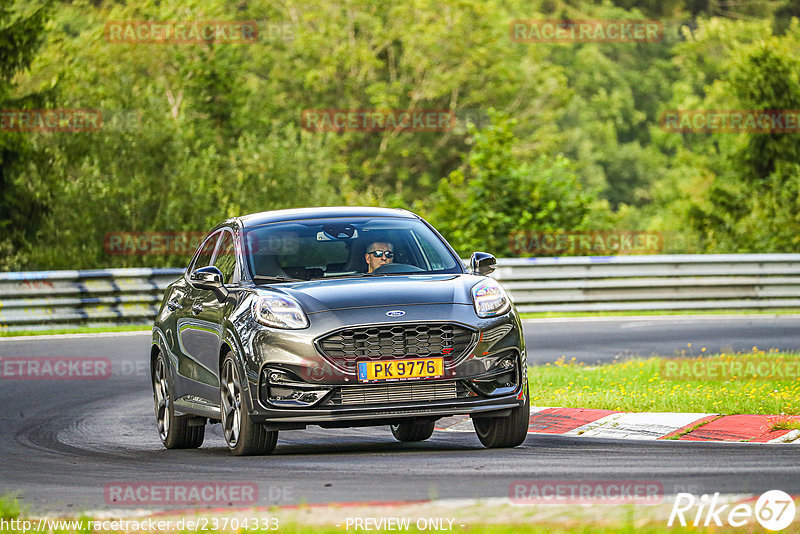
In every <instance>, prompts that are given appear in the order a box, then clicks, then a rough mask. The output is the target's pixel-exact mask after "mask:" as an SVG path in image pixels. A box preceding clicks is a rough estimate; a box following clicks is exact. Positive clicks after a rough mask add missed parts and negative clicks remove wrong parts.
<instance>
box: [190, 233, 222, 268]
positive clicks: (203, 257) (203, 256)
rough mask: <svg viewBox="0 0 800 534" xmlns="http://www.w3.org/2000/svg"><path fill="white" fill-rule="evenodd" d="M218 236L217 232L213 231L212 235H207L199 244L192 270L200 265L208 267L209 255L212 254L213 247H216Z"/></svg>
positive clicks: (209, 263) (209, 262)
mask: <svg viewBox="0 0 800 534" xmlns="http://www.w3.org/2000/svg"><path fill="white" fill-rule="evenodd" d="M218 238H219V232H215V233H214V234H213V235H211V236H209V237H208V238H206V240H205V241H203V243H202V244H201V245H200V252H199V254H198V255H197V259H196V260H195V262H194V263H193V264H192V267H191V270H192V271H194V270H196V269H199V268H200V267H208V266H209V265H211V257H212V256H213V255H214V249H215V248H216V245H217V239H218Z"/></svg>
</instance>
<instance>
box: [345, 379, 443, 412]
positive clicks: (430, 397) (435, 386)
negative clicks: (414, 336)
mask: <svg viewBox="0 0 800 534" xmlns="http://www.w3.org/2000/svg"><path fill="white" fill-rule="evenodd" d="M337 397H339V398H337V399H335V400H334V403H336V401H337V400H338V401H340V402H341V405H342V406H352V405H358V404H389V403H395V402H424V401H435V400H446V399H455V398H458V392H457V390H456V383H455V381H452V380H451V381H449V382H403V383H401V384H370V385H366V386H346V387H343V388H341V391H340V393H339V395H337ZM337 404H338V403H337Z"/></svg>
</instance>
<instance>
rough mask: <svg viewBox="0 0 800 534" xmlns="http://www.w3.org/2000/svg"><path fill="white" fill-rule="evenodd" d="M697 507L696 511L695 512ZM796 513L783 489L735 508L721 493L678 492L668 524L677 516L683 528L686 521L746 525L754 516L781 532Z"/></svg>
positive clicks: (690, 522) (765, 526)
mask: <svg viewBox="0 0 800 534" xmlns="http://www.w3.org/2000/svg"><path fill="white" fill-rule="evenodd" d="M695 506H697V510H696V511H693V510H692V509H693V508H695ZM684 514H686V515H684ZM794 516H795V504H794V500H793V499H792V497H791V496H790V495H789V494H787V493H786V492H783V491H781V490H770V491H768V492H766V493H764V494H763V495H761V496H760V497H759V498H758V500H757V501H756V503H755V505H751V504H750V503H739V504H737V505H735V506H733V507H731V504H722V503H720V502H719V493H715V494H714V495H713V496H711V497H709V496H708V495H703V496H701V497H700V498H699V499H698V498H697V497H695V496H694V495H692V494H691V493H678V495H677V496H676V497H675V504H673V505H672V513H670V515H669V522H667V526H669V527H671V526H673V524H675V520H676V519H677V522H678V524H680V525H681V526H684V527H685V526H687V524H689V525H692V526H694V527H699V526H705V527H708V526H711V525H715V526H718V527H721V526H723V525H725V523H727V524H728V525H730V526H732V527H743V526H745V525H747V524H751V523H752V520H753V519H755V520H756V521H758V523H759V524H760V525H761V526H762V527H764V528H765V529H767V530H772V531H778V530H783V529H785V528H786V527H788V526H789V525H790V524H791V523H792V521H794ZM687 518H688V519H687Z"/></svg>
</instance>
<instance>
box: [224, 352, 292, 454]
mask: <svg viewBox="0 0 800 534" xmlns="http://www.w3.org/2000/svg"><path fill="white" fill-rule="evenodd" d="M238 369H239V366H238V365H237V362H236V358H235V357H234V355H233V353H231V352H229V353H228V354H227V355H226V356H225V359H224V360H223V361H222V369H221V372H220V381H219V385H220V411H221V419H222V431H223V433H224V434H225V441H226V442H227V444H228V449H230V451H231V452H232V453H233V454H234V455H236V456H252V455H261V454H270V453H271V452H272V451H273V450H275V445H276V444H277V443H278V432H277V431H276V430H273V431H268V430H267V429H266V428H264V426H263V425H259V424H256V423H254V422H253V420H252V419H250V415H249V412H250V404H249V402H248V400H247V399H248V395H246V394H245V393H244V392H243V391H242V381H241V380H240V378H239V370H238Z"/></svg>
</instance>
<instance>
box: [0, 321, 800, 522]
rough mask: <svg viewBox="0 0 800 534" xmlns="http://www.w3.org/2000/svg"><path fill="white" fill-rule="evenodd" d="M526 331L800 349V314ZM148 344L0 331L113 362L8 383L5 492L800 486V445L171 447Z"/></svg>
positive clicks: (610, 346)
mask: <svg viewBox="0 0 800 534" xmlns="http://www.w3.org/2000/svg"><path fill="white" fill-rule="evenodd" d="M525 326H526V339H527V341H528V350H529V353H530V354H531V355H535V358H534V359H535V360H536V361H551V360H552V359H554V358H556V357H558V356H560V353H562V352H563V351H571V354H572V355H576V356H577V357H580V358H581V359H587V360H588V359H591V358H597V359H601V360H609V359H613V357H614V356H616V353H617V352H618V351H619V349H620V348H625V350H624V351H620V352H623V353H625V354H627V353H631V352H638V353H641V354H650V353H653V352H657V351H664V353H667V354H670V355H671V354H673V353H674V350H675V349H676V348H679V347H682V346H683V345H686V343H687V342H692V343H693V345H694V344H695V343H705V345H704V346H706V347H708V349H709V350H714V347H719V348H722V347H726V346H727V347H729V346H731V345H732V346H733V347H734V349H735V348H736V347H737V346H742V347H745V348H747V349H749V348H751V347H752V346H753V345H757V346H759V348H768V347H770V346H776V347H779V348H783V349H791V348H797V345H798V343H797V340H796V338H793V337H792V336H791V335H790V333H791V332H795V333H796V332H797V331H798V327H800V319H797V318H786V317H783V318H781V317H777V318H761V319H749V318H744V319H741V318H739V319H737V318H718V319H714V320H709V319H702V320H696V319H694V318H691V319H680V320H675V321H674V322H670V321H665V320H647V321H642V322H636V321H631V320H629V319H617V320H616V321H604V322H600V321H596V322H590V321H584V322H582V323H581V324H580V327H579V328H576V326H575V320H566V321H564V322H558V321H548V322H546V323H545V322H526V325H525ZM540 327H543V328H540ZM568 334H569V335H568ZM626 336H627V337H626ZM648 340H650V341H648ZM692 340H694V341H692ZM148 344H149V335H148V334H142V333H126V334H104V335H93V336H70V337H56V338H41V337H39V338H35V339H34V338H25V339H2V340H0V357H9V356H35V357H45V356H93V357H108V358H110V359H111V361H112V371H113V372H112V373H111V376H109V377H108V378H106V379H103V380H58V381H55V380H2V381H0V402H2V406H3V409H2V411H0V418H1V419H2V429H3V430H2V437H3V439H2V440H0V458H2V459H3V461H2V462H0V493H7V492H15V493H17V494H18V495H19V496H20V497H21V500H22V501H23V502H24V503H26V504H27V505H29V506H30V508H31V509H32V511H34V512H37V511H40V512H43V511H48V512H58V511H70V512H78V511H80V510H98V509H105V508H109V507H111V506H110V505H109V503H107V502H106V501H105V498H104V487H105V486H106V484H108V483H114V482H133V481H140V482H169V481H225V482H254V483H256V484H257V485H258V487H259V492H258V494H259V500H258V503H257V504H258V505H263V506H267V505H270V504H280V505H287V504H299V503H302V502H305V503H327V502H356V501H407V500H426V499H442V498H484V497H507V496H508V491H509V485H510V484H511V483H512V482H513V481H516V480H524V479H539V480H542V479H559V480H576V481H577V480H587V479H593V480H598V479H599V480H609V479H613V480H655V481H658V482H659V483H661V484H662V485H663V487H664V490H665V492H666V493H667V494H674V493H676V492H681V491H689V492H691V493H694V494H701V493H713V492H720V493H723V494H724V493H728V494H759V493H762V492H764V491H766V490H769V489H776V488H779V489H782V490H784V491H787V492H789V493H792V494H800V448H798V447H797V446H796V445H770V446H760V445H753V444H724V443H686V442H675V441H658V442H634V441H621V440H608V439H594V438H586V437H581V438H575V437H566V436H554V435H541V434H530V435H529V436H528V439H527V440H526V442H525V443H524V444H523V445H522V446H521V447H518V448H515V449H507V450H487V449H484V448H483V447H482V446H481V445H480V443H479V442H478V439H477V438H476V437H475V436H474V435H473V434H471V433H461V432H444V431H437V432H435V433H434V435H433V437H432V438H431V439H430V440H428V441H426V442H423V443H418V444H402V443H398V442H396V441H395V440H394V438H393V437H392V435H391V433H390V432H389V429H388V428H387V427H375V428H364V429H348V430H324V429H320V428H318V427H309V429H308V430H305V431H289V432H282V433H281V434H280V437H279V440H278V447H277V449H276V450H275V452H274V454H273V455H271V456H266V457H249V458H234V457H232V456H230V455H229V453H228V452H227V450H226V448H225V445H224V441H223V439H222V437H221V436H220V433H219V425H214V426H209V427H207V433H206V441H205V444H204V445H203V447H202V448H201V449H198V450H189V451H168V450H165V449H164V448H163V447H162V446H161V443H160V441H159V440H158V436H157V433H156V429H155V421H154V416H153V403H152V393H151V389H150V384H149V376H148V370H147V364H146V359H147V354H148ZM715 344H716V345H715ZM737 344H738V345H737ZM568 354H570V353H568Z"/></svg>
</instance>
